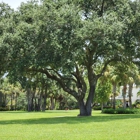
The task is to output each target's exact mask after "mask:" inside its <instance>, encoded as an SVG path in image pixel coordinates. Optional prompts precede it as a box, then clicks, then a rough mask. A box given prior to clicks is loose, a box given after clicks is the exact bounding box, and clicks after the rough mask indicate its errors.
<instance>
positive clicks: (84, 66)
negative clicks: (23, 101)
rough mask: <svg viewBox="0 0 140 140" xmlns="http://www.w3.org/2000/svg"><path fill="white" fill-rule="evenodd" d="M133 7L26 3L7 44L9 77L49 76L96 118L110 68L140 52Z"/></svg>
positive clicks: (119, 0)
mask: <svg viewBox="0 0 140 140" xmlns="http://www.w3.org/2000/svg"><path fill="white" fill-rule="evenodd" d="M132 5H133V4H132V2H131V1H129V0H112V1H110V0H98V1H97V0H87V1H83V0H75V1H72V0H60V1H57V0H53V1H52V0H42V2H41V3H38V2H36V1H29V2H27V3H22V4H21V6H20V8H19V10H17V11H16V12H14V14H12V17H11V18H10V19H9V20H8V21H7V23H6V24H8V25H9V26H8V27H7V28H6V29H7V32H5V33H4V34H3V38H2V41H1V42H2V45H3V46H4V48H6V50H7V52H6V54H8V55H7V59H8V68H7V70H9V75H12V76H13V75H14V76H15V77H16V78H18V77H19V76H21V74H22V75H23V74H25V73H30V72H40V73H44V74H46V76H47V77H48V78H51V79H53V80H55V81H56V82H57V83H58V84H59V85H60V86H61V87H62V88H63V90H64V91H66V92H68V93H69V94H71V95H73V96H74V97H75V98H76V100H77V101H78V103H79V108H80V114H79V115H81V116H89V115H91V113H92V103H93V98H94V94H95V88H96V83H97V80H98V78H99V77H101V76H102V74H103V73H104V71H105V69H106V67H107V65H108V64H109V63H111V62H117V61H120V62H122V63H126V62H127V61H130V60H132V59H133V58H134V57H132V55H130V54H132V52H133V56H134V54H135V52H136V51H137V49H139V45H137V46H136V45H135V44H136V42H137V39H138V36H137V34H134V33H133V32H132V30H133V28H132V27H134V26H131V25H134V24H136V25H137V28H138V27H139V21H138V17H139V16H138V14H137V11H136V10H135V9H133V8H132ZM134 12H135V14H134ZM133 31H134V30H133ZM129 33H130V34H131V35H132V37H130V38H128V37H129ZM135 33H136V30H135ZM131 39H134V40H133V41H131ZM128 40H130V41H129V42H128ZM128 43H129V45H128ZM135 59H136V58H135ZM85 78H87V79H88V86H89V92H88V93H87V84H86V82H85ZM86 94H87V96H85V95H86ZM86 97H87V98H86Z"/></svg>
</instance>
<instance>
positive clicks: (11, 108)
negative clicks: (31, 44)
mask: <svg viewBox="0 0 140 140" xmlns="http://www.w3.org/2000/svg"><path fill="white" fill-rule="evenodd" d="M10 110H13V94H12V93H11V105H10Z"/></svg>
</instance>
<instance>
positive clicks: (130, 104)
mask: <svg viewBox="0 0 140 140" xmlns="http://www.w3.org/2000/svg"><path fill="white" fill-rule="evenodd" d="M132 88H133V83H129V91H128V95H129V107H130V108H132V99H131V96H132Z"/></svg>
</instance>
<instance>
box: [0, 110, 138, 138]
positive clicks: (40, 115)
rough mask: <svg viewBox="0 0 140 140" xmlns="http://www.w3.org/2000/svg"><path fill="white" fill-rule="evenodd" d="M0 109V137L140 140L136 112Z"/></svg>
mask: <svg viewBox="0 0 140 140" xmlns="http://www.w3.org/2000/svg"><path fill="white" fill-rule="evenodd" d="M77 114H78V111H77V110H69V111H46V112H32V113H28V112H0V140H140V114H131V115H130V114H128V115H127V114H124V115H111V114H101V113H100V111H93V115H92V117H77Z"/></svg>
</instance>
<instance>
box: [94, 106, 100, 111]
mask: <svg viewBox="0 0 140 140" xmlns="http://www.w3.org/2000/svg"><path fill="white" fill-rule="evenodd" d="M93 109H94V110H101V106H94V107H93Z"/></svg>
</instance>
